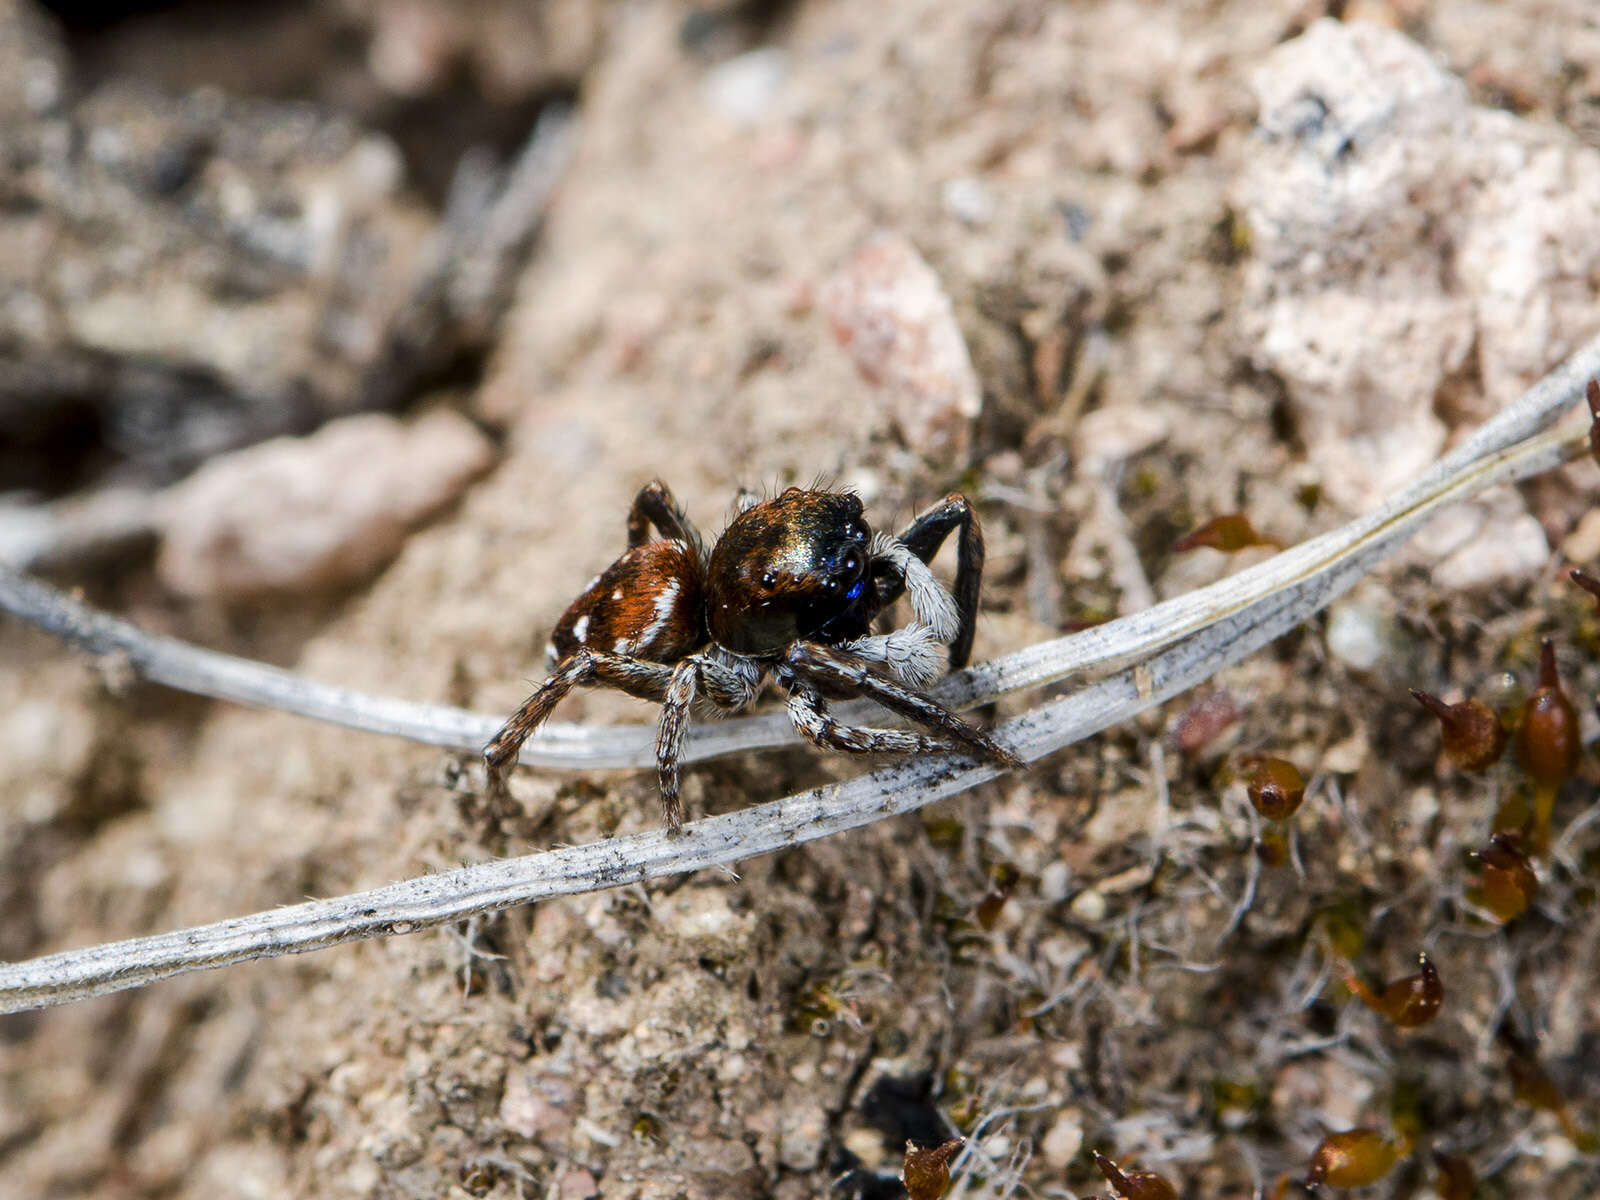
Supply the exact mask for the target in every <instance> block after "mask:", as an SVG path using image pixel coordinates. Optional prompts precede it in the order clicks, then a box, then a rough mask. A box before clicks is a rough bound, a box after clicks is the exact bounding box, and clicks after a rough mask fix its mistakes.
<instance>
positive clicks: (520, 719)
mask: <svg viewBox="0 0 1600 1200" xmlns="http://www.w3.org/2000/svg"><path fill="white" fill-rule="evenodd" d="M671 680H672V668H671V667H670V666H666V665H664V664H662V663H654V662H647V661H645V660H644V659H642V658H632V657H630V656H628V655H626V654H608V653H606V652H605V651H603V650H590V649H589V648H588V647H587V646H581V647H579V648H578V649H577V650H575V651H574V652H573V653H572V654H571V655H570V656H569V657H568V658H567V659H566V660H565V661H564V662H562V663H561V664H560V665H559V666H558V667H557V668H556V670H555V673H554V674H553V675H551V676H550V678H548V679H546V680H545V681H544V682H543V683H541V684H540V685H539V687H538V689H537V690H536V691H535V692H534V693H533V695H531V696H529V697H528V698H527V699H526V700H524V701H523V702H522V707H521V708H519V709H517V711H516V712H514V713H513V714H512V715H511V718H510V720H508V721H507V722H506V723H505V724H504V725H502V726H501V727H500V731H499V732H498V733H496V734H495V735H494V737H493V738H491V739H490V741H489V744H488V745H487V746H485V747H484V748H483V763H484V766H485V767H487V768H488V771H489V788H490V791H491V792H494V793H496V794H502V795H503V794H504V792H505V779H506V774H507V773H508V772H509V771H510V769H511V767H512V765H513V764H514V763H515V762H516V761H517V753H518V752H519V751H520V750H521V749H522V744H523V743H524V742H526V741H527V740H528V739H529V738H530V737H532V736H533V731H534V730H535V729H537V728H539V726H540V725H542V724H544V722H545V719H546V718H547V717H549V716H550V713H551V712H552V711H553V710H554V709H555V706H556V705H558V704H560V703H561V701H562V700H564V699H566V696H567V693H568V692H570V691H571V690H572V689H573V688H575V687H578V686H580V685H582V684H587V683H592V682H596V681H598V682H600V683H607V684H610V685H611V686H612V687H614V688H618V689H620V690H622V691H624V692H627V693H628V695H630V696H637V697H638V698H639V699H641V700H654V701H656V702H657V703H660V702H661V701H662V700H663V699H665V698H666V695H667V689H668V686H669V685H670V682H671Z"/></svg>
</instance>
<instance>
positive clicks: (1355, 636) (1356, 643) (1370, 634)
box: [1327, 600, 1394, 671]
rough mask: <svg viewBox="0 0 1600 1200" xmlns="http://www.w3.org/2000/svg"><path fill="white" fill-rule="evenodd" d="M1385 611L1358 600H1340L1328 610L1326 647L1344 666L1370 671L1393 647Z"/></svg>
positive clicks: (1391, 629) (1391, 630)
mask: <svg viewBox="0 0 1600 1200" xmlns="http://www.w3.org/2000/svg"><path fill="white" fill-rule="evenodd" d="M1393 632H1394V631H1393V626H1392V625H1391V623H1390V621H1389V618H1388V616H1387V615H1386V614H1384V613H1382V612H1380V611H1379V610H1378V609H1377V608H1375V607H1373V606H1372V605H1370V604H1366V603H1364V602H1362V601H1360V600H1342V601H1340V602H1339V603H1337V604H1335V605H1333V607H1331V608H1330V609H1329V610H1328V635H1327V636H1328V651H1329V653H1331V654H1332V655H1333V656H1334V657H1335V658H1337V659H1338V660H1339V661H1340V662H1342V663H1344V664H1345V666H1347V667H1354V668H1355V669H1356V670H1357V671H1371V670H1372V669H1373V668H1375V667H1376V666H1377V665H1378V664H1379V663H1381V662H1382V661H1383V660H1384V658H1385V657H1386V656H1387V655H1388V654H1389V653H1390V651H1391V649H1392V648H1393V642H1394V636H1393Z"/></svg>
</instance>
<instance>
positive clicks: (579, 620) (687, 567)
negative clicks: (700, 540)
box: [550, 541, 706, 663]
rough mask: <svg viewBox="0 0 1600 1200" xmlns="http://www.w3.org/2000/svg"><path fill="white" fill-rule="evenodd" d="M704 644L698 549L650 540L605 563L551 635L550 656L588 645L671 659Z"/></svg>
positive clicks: (556, 657)
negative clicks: (695, 550) (696, 555)
mask: <svg viewBox="0 0 1600 1200" xmlns="http://www.w3.org/2000/svg"><path fill="white" fill-rule="evenodd" d="M705 642H706V631H705V618H704V594H703V592H702V590H701V587H700V572H699V568H698V564H696V562H695V558H694V552H693V551H692V550H690V549H689V547H688V546H686V545H685V544H684V543H683V542H678V541H670V542H646V543H645V544H644V545H642V546H636V547H634V548H633V549H632V550H629V551H628V552H627V553H626V554H624V555H623V556H622V557H621V558H619V559H617V561H616V562H614V563H612V564H611V565H610V566H609V567H607V568H606V569H605V570H604V571H603V572H601V573H600V575H599V576H597V577H596V578H595V579H594V581H593V582H591V583H590V584H589V586H588V587H586V588H584V590H583V594H582V595H581V596H579V597H578V598H577V599H576V600H574V601H573V602H572V607H570V608H569V609H567V611H566V613H565V614H563V616H562V618H561V620H560V621H559V622H557V624H556V629H555V632H554V633H553V634H551V635H550V657H551V659H552V660H553V661H555V662H559V661H561V660H563V659H566V658H569V657H570V656H571V655H572V654H574V653H575V652H576V651H577V650H578V649H579V647H582V646H587V647H588V648H589V649H591V650H603V651H606V652H607V653H610V654H626V655H628V656H630V657H632V658H642V659H645V660H647V661H649V662H661V663H668V662H676V661H678V659H680V658H683V657H684V656H685V655H688V654H693V653H694V652H695V651H696V650H698V649H699V648H700V647H701V646H703V645H705Z"/></svg>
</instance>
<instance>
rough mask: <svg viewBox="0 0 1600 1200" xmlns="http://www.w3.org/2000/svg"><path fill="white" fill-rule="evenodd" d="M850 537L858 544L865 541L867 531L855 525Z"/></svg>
mask: <svg viewBox="0 0 1600 1200" xmlns="http://www.w3.org/2000/svg"><path fill="white" fill-rule="evenodd" d="M850 536H851V537H853V538H855V540H856V541H858V542H864V541H866V540H867V531H866V530H865V529H863V528H862V527H861V526H859V525H857V526H856V527H855V529H854V530H853V531H851V534H850Z"/></svg>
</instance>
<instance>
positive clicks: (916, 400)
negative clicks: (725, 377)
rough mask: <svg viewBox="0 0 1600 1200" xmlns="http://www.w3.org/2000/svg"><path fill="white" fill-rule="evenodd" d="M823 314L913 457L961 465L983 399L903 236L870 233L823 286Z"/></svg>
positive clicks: (935, 283) (927, 270)
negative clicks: (920, 455)
mask: <svg viewBox="0 0 1600 1200" xmlns="http://www.w3.org/2000/svg"><path fill="white" fill-rule="evenodd" d="M820 301H821V308H822V313H823V315H824V316H825V317H826V318H827V321H828V324H829V325H830V327H831V328H832V330H833V335H834V337H835V338H837V339H838V341H839V344H840V345H841V346H843V347H844V348H845V349H846V350H847V351H848V352H849V354H850V357H851V359H852V361H853V362H854V363H855V366H856V370H857V371H859V372H860V374H861V376H862V378H863V379H865V380H866V381H867V382H868V383H870V384H872V385H874V393H873V394H876V395H878V396H881V397H882V398H883V399H884V400H885V401H886V402H887V405H888V410H889V416H890V418H891V419H892V420H893V422H894V424H895V426H896V428H898V429H899V431H900V433H901V435H902V436H903V437H904V438H905V440H906V444H907V445H909V446H910V447H911V448H912V449H913V450H915V451H917V452H918V453H919V454H922V455H924V456H925V457H927V458H930V459H937V460H940V461H942V462H946V463H960V462H963V461H964V460H965V458H966V456H967V452H968V449H969V448H970V446H971V442H972V422H973V420H974V419H975V418H976V417H977V416H978V412H979V410H980V409H981V407H982V403H983V393H982V390H981V388H980V387H979V384H978V374H977V372H976V371H975V370H974V369H973V366H972V357H971V355H970V354H969V353H968V351H967V343H966V341H965V339H964V338H963V337H962V336H961V327H960V326H959V325H957V324H956V315H955V309H954V307H953V306H952V305H951V303H950V297H949V296H948V295H946V294H945V291H944V288H943V287H942V286H940V283H939V277H938V276H937V275H935V274H934V273H933V269H932V268H931V267H929V266H928V264H927V263H926V262H924V261H923V259H922V256H921V255H920V254H918V253H917V250H916V247H914V246H913V245H912V244H911V243H910V242H909V241H908V240H907V239H906V238H905V237H904V236H902V235H901V234H898V233H893V232H883V233H877V234H874V235H873V236H872V237H871V238H869V239H868V240H867V241H866V242H865V243H864V244H863V245H862V246H861V247H860V248H859V249H857V250H856V251H855V252H854V253H853V254H851V255H850V257H849V258H847V259H846V260H845V261H844V263H843V264H842V265H841V266H840V267H839V269H838V270H837V271H835V272H834V273H833V275H831V276H830V277H829V278H828V280H827V282H826V283H825V284H824V285H823V287H822V291H821V295H820Z"/></svg>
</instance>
